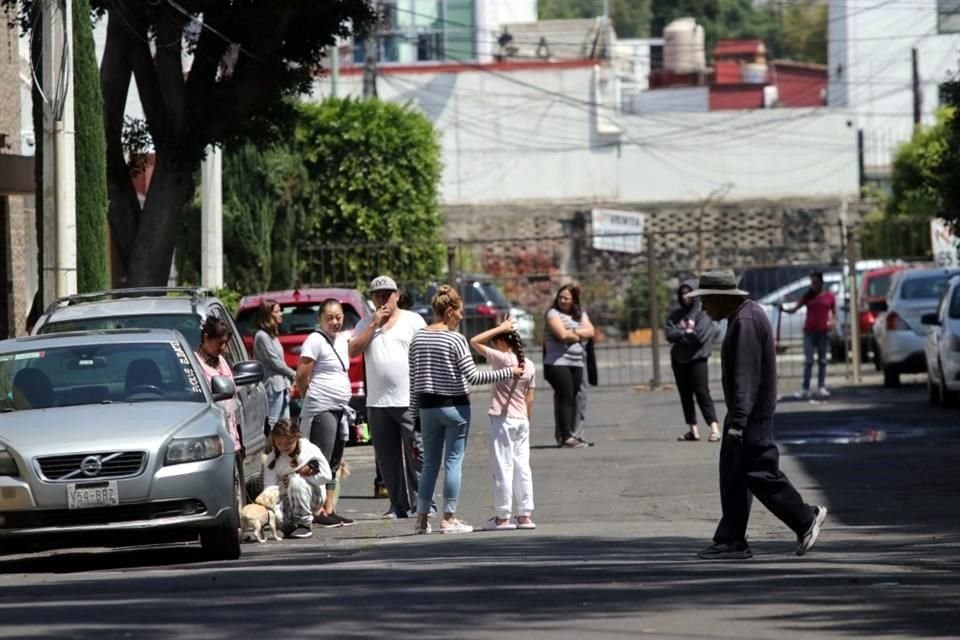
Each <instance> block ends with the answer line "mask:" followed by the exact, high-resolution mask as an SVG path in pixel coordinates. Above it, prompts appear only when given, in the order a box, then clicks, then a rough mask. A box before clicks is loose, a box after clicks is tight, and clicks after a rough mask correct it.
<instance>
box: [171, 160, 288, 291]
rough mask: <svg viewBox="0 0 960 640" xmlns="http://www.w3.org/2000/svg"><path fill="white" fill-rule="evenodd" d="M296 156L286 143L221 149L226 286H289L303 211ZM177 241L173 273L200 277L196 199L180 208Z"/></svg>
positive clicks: (186, 277)
mask: <svg viewBox="0 0 960 640" xmlns="http://www.w3.org/2000/svg"><path fill="white" fill-rule="evenodd" d="M304 177H305V175H304V169H303V164H302V162H301V161H300V158H298V157H296V156H295V155H294V154H293V152H292V150H291V149H290V147H289V145H273V146H270V147H267V148H266V149H261V148H259V147H258V146H256V145H254V144H251V143H247V144H245V145H241V146H237V147H227V148H226V149H224V151H223V261H224V264H223V267H224V274H225V276H226V277H225V282H224V285H225V286H226V287H229V288H231V289H233V290H236V291H241V292H252V291H265V290H270V289H284V288H289V287H291V286H293V285H294V284H295V282H296V277H297V252H296V241H297V234H298V233H299V232H300V230H301V229H302V228H303V226H304V221H305V218H306V216H305V214H304V210H303V208H302V206H301V205H302V203H301V199H300V195H299V193H297V192H296V190H298V189H299V188H300V187H301V186H302V185H304V184H306V180H305V179H304ZM182 225H183V228H184V230H185V232H184V233H182V234H181V236H180V242H179V243H178V245H177V272H178V274H179V277H180V279H181V280H183V281H185V282H199V281H200V268H201V265H200V253H201V246H200V245H201V238H200V234H199V233H198V232H197V231H198V230H199V228H200V202H199V198H197V197H195V198H194V199H193V201H192V202H191V203H190V205H189V206H187V207H186V208H185V209H184V213H183V218H182Z"/></svg>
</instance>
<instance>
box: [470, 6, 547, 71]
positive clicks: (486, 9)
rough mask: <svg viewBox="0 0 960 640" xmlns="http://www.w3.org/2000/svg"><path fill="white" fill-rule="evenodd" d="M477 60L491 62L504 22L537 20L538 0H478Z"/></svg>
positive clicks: (497, 47)
mask: <svg viewBox="0 0 960 640" xmlns="http://www.w3.org/2000/svg"><path fill="white" fill-rule="evenodd" d="M474 10H475V11H476V19H477V60H478V61H480V62H491V61H492V60H493V54H494V53H496V52H497V50H498V49H499V46H498V44H497V37H498V36H499V35H500V27H501V25H504V24H512V23H517V22H536V21H537V1H536V0H476V5H475V8H474Z"/></svg>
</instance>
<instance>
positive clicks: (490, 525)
mask: <svg viewBox="0 0 960 640" xmlns="http://www.w3.org/2000/svg"><path fill="white" fill-rule="evenodd" d="M480 528H481V529H483V530H484V531H513V530H514V529H516V528H517V525H516V524H514V523H513V522H510V521H509V520H505V521H503V522H501V523H500V524H497V519H496V517H493V518H490V519H489V520H487V521H486V522H484V523H483V525H482V526H481V527H480Z"/></svg>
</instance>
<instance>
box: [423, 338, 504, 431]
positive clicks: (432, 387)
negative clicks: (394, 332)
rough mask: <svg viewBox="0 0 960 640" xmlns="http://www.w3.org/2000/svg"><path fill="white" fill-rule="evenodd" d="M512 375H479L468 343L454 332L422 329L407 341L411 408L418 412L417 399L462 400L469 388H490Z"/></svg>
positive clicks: (499, 373) (487, 372)
mask: <svg viewBox="0 0 960 640" xmlns="http://www.w3.org/2000/svg"><path fill="white" fill-rule="evenodd" d="M512 375H513V370H512V369H511V368H509V367H506V368H503V369H498V370H496V371H480V370H479V369H477V365H475V364H474V362H473V358H472V357H471V356H470V348H469V347H468V346H467V339H466V338H464V337H463V336H462V335H461V334H459V333H457V332H456V331H432V330H430V329H421V330H420V331H418V332H417V333H416V334H415V335H414V336H413V340H411V341H410V408H411V409H412V410H413V412H414V415H416V413H417V411H418V410H419V408H420V395H421V394H432V395H435V396H448V397H454V396H465V395H467V394H468V393H469V391H470V388H469V386H468V384H492V383H494V382H500V381H501V380H506V379H507V378H510V377H511V376H512Z"/></svg>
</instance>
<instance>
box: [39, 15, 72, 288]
mask: <svg viewBox="0 0 960 640" xmlns="http://www.w3.org/2000/svg"><path fill="white" fill-rule="evenodd" d="M71 4H72V3H71V0H57V1H56V2H45V3H43V6H42V9H41V19H40V22H41V33H42V36H41V37H42V39H43V52H42V61H41V65H42V69H43V94H44V98H45V99H44V107H43V143H44V154H43V193H42V199H43V217H44V220H43V223H44V234H43V247H42V249H43V300H44V303H49V302H52V301H53V299H54V298H58V297H62V296H68V295H73V294H75V293H76V292H77V211H76V207H77V198H76V195H77V192H76V174H75V171H76V167H75V160H74V138H75V130H74V122H73V52H72V49H71V44H72V35H73V17H72V10H73V8H72V6H71Z"/></svg>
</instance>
